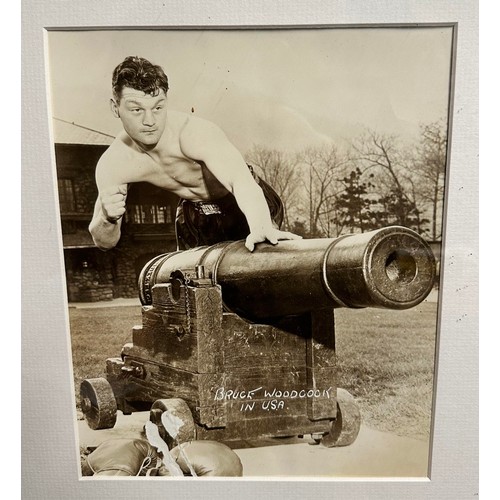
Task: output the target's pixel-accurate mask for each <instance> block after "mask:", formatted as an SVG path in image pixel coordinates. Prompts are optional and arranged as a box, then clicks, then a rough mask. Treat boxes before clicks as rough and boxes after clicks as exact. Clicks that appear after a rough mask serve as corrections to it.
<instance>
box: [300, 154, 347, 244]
mask: <svg viewBox="0 0 500 500" xmlns="http://www.w3.org/2000/svg"><path fill="white" fill-rule="evenodd" d="M299 158H300V161H301V163H302V165H303V168H304V171H305V173H304V191H305V194H306V200H307V202H306V204H307V212H308V220H309V236H310V237H318V236H331V235H332V232H334V233H335V235H337V234H338V231H336V230H335V229H336V228H335V227H332V225H333V224H334V217H333V213H334V210H335V200H336V196H337V195H338V194H339V192H340V191H341V189H342V185H341V183H340V179H341V178H342V177H343V175H344V174H345V169H346V166H347V164H348V161H349V160H348V158H347V156H345V155H342V154H340V153H339V151H338V149H337V148H336V147H335V146H333V145H331V146H323V147H315V148H313V147H311V148H307V149H306V150H305V151H304V152H303V153H301V154H300V155H299Z"/></svg>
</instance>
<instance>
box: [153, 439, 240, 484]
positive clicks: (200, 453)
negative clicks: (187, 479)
mask: <svg viewBox="0 0 500 500" xmlns="http://www.w3.org/2000/svg"><path fill="white" fill-rule="evenodd" d="M170 454H171V455H172V457H173V458H174V459H175V461H176V462H177V463H178V464H179V466H180V468H181V469H182V471H183V472H184V474H185V475H188V476H191V475H194V474H192V470H194V472H195V474H196V476H228V477H236V476H242V475H243V466H242V464H241V461H240V458H239V457H238V455H236V453H235V452H234V451H233V450H231V448H229V446H226V445H225V444H222V443H219V442H217V441H189V442H186V443H182V444H180V445H178V446H176V447H175V448H173V449H172V450H170ZM158 475H164V471H163V467H162V468H161V469H160V470H159V472H158Z"/></svg>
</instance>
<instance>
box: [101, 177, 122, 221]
mask: <svg viewBox="0 0 500 500" xmlns="http://www.w3.org/2000/svg"><path fill="white" fill-rule="evenodd" d="M126 198H127V185H126V184H121V185H119V186H111V187H108V188H106V189H103V190H102V192H101V207H102V214H103V216H104V218H105V219H106V220H107V221H108V222H110V223H111V224H116V223H117V222H118V221H119V220H120V219H121V218H122V217H123V214H124V213H125V199H126Z"/></svg>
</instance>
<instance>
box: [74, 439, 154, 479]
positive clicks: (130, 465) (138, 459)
mask: <svg viewBox="0 0 500 500" xmlns="http://www.w3.org/2000/svg"><path fill="white" fill-rule="evenodd" d="M160 465H161V459H160V457H159V455H158V453H157V451H156V449H155V448H153V447H152V446H151V445H150V444H149V443H148V442H147V441H145V440H144V439H125V438H117V439H110V440H109V441H104V442H103V443H101V444H100V445H99V446H98V447H97V448H96V449H95V450H94V451H93V452H92V453H90V454H89V455H88V456H87V460H86V463H85V462H84V463H83V464H82V474H83V475H84V476H92V475H94V476H146V475H154V473H155V472H156V471H157V469H158V468H159V467H160Z"/></svg>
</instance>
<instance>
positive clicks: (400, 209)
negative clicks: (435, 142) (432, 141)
mask: <svg viewBox="0 0 500 500" xmlns="http://www.w3.org/2000/svg"><path fill="white" fill-rule="evenodd" d="M353 147H354V151H355V152H356V153H355V154H356V162H357V163H358V164H359V165H361V169H362V171H363V172H367V171H371V172H374V173H375V178H376V180H377V190H378V192H379V200H380V203H381V205H382V207H383V210H382V211H381V212H380V215H381V222H382V223H395V224H400V225H402V226H407V227H413V228H414V229H416V230H417V231H418V232H420V233H423V232H424V231H425V223H426V220H425V219H423V217H422V213H423V211H424V207H423V206H422V203H421V200H420V199H419V197H418V194H419V191H418V189H417V187H416V183H417V182H418V176H417V171H416V168H415V163H414V158H413V157H412V155H410V153H409V151H408V150H407V149H405V148H403V146H402V145H401V144H399V142H398V140H397V138H396V137H395V136H393V135H390V136H388V135H383V134H379V133H377V132H374V131H369V132H368V133H367V134H365V135H363V136H362V137H361V138H360V139H358V140H357V141H356V142H355V144H354V146H353Z"/></svg>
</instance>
